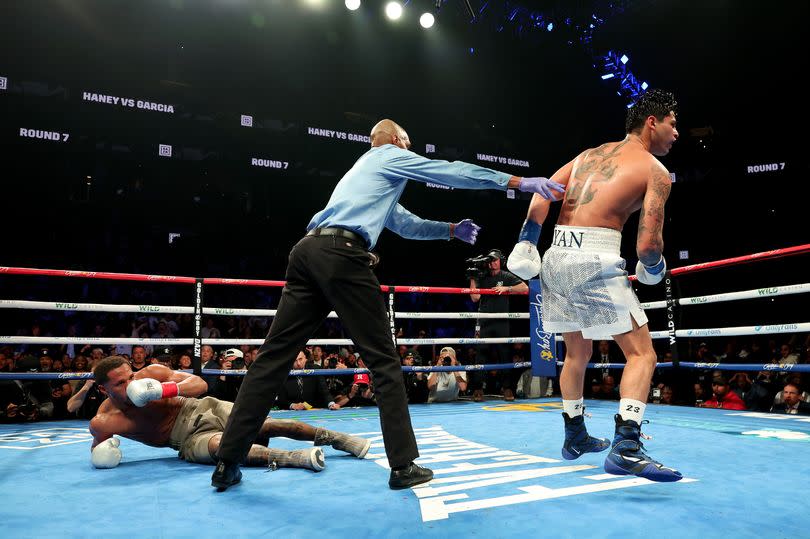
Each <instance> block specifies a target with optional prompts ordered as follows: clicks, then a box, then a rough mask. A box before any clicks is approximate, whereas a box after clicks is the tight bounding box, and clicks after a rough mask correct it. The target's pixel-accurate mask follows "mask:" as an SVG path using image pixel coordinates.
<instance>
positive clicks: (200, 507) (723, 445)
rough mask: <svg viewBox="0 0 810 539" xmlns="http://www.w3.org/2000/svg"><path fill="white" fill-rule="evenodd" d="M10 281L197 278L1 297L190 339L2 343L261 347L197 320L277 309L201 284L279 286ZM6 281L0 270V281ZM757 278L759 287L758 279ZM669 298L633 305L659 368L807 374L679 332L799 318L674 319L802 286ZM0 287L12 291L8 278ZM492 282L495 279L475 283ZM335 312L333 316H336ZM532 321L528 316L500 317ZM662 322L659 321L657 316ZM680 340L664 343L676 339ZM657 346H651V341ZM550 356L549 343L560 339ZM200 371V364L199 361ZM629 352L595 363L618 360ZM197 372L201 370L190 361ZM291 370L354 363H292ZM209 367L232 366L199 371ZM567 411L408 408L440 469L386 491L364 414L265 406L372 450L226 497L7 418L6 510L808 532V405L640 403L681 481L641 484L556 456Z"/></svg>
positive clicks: (136, 517)
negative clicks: (83, 293) (124, 320)
mask: <svg viewBox="0 0 810 539" xmlns="http://www.w3.org/2000/svg"><path fill="white" fill-rule="evenodd" d="M808 252H810V244H809V245H802V246H797V247H791V248H788V249H779V250H776V251H769V252H767V253H756V254H753V255H746V256H743V257H738V258H733V259H727V260H720V261H715V262H710V263H706V264H699V265H694V266H684V267H682V268H675V269H673V270H671V271H670V272H669V273H668V275H667V277H666V279H665V280H666V281H671V280H672V279H674V278H675V277H678V276H681V275H686V274H689V273H692V272H697V271H704V270H710V269H714V268H719V267H727V266H733V265H737V264H744V263H749V262H754V261H758V260H768V259H775V258H783V257H786V256H789V255H797V254H805V253H808ZM3 275H47V276H49V277H74V278H87V279H116V280H128V281H157V282H166V283H182V284H192V285H194V290H195V293H194V296H193V297H194V302H195V305H194V306H192V307H188V306H146V307H149V308H151V309H155V310H148V311H145V310H144V309H143V307H144V306H139V305H112V304H90V303H75V302H62V303H55V302H39V301H28V300H26V301H22V300H12V299H0V307H2V308H9V309H45V310H73V311H109V312H133V313H144V312H148V313H150V314H160V313H191V314H194V316H195V317H196V319H197V326H198V327H197V336H195V337H194V338H193V339H188V338H186V339H126V338H96V339H91V338H86V337H73V338H69V337H20V336H0V344H3V343H15V344H36V345H39V344H63V343H75V344H85V343H93V344H151V345H170V346H177V345H182V346H191V347H199V346H201V345H203V344H210V345H213V346H225V345H240V344H255V345H258V344H261V343H262V342H263V341H262V340H261V339H201V338H200V336H199V323H200V320H201V316H202V315H209V314H210V315H233V316H239V315H243V316H272V315H273V314H274V311H273V310H270V309H237V308H230V307H205V306H203V302H202V299H203V297H202V291H203V287H204V286H208V285H245V286H282V285H283V282H281V281H248V280H242V279H197V278H191V277H170V276H147V275H135V274H111V273H102V272H80V271H68V270H40V269H30V268H5V267H0V278H2V276H3ZM0 282H2V281H0ZM765 284H766V285H767V283H765ZM382 288H383V290H382V292H385V293H388V294H389V304H390V305H391V306H392V307H393V294H398V293H450V294H469V293H470V289H463V288H442V287H409V286H406V287H388V286H384V287H382ZM664 289H665V294H666V299H665V300H664V301H658V302H652V303H644V304H643V306H644V307H645V309H649V310H653V309H664V312H665V313H666V314H665V319H666V324H667V327H666V329H665V330H660V331H653V332H652V334H653V337H654V338H655V339H656V341H658V340H659V339H663V340H669V342H670V344H672V349H673V350H675V352H676V353H675V354H674V355H673V358H674V360H673V362H668V363H659V365H658V368H659V369H670V368H678V369H711V370H714V369H718V370H723V369H733V370H747V371H762V370H776V371H779V372H784V371H788V372H807V371H809V370H810V365H802V364H781V365H780V364H765V365H763V364H730V363H694V362H686V361H681V360H680V359H679V357H678V355H677V341H678V339H688V338H692V337H698V338H710V337H719V336H735V335H771V334H773V335H776V334H785V333H802V332H810V322H806V321H805V322H802V321H797V322H795V323H785V324H763V325H753V326H733V327H722V328H700V329H695V328H691V329H690V328H680V327H679V323H678V319H679V316H677V314H676V313H677V310H678V309H679V308H680V307H682V306H683V307H685V306H687V305H694V306H696V307H695V308H699V307H697V306H699V305H704V304H706V303H722V302H725V301H741V300H745V299H750V298H755V297H762V296H763V292H762V290H765V292H764V294H766V295H767V296H768V297H772V298H777V297H779V296H784V295H792V294H801V293H806V292H808V291H810V283H802V284H794V285H789V286H776V287H774V286H770V287H768V288H759V289H753V290H742V291H734V292H724V293H718V294H713V295H711V296H699V297H678V294H677V288H676V287H673V286H668V284H665V285H664ZM6 290H7V289H6ZM482 292H484V293H489V291H482ZM389 315H390V316H391V320H392V326H391V327H392V332H393V328H394V327H395V325H394V321H395V320H396V319H404V318H408V317H412V318H424V319H429V318H457V319H475V318H479V317H480V316H479V314H478V313H407V312H406V313H396V312H395V311H393V309H391V313H389ZM331 316H334V315H331ZM498 316H499V317H502V318H505V317H509V318H524V319H525V318H529V317H530V316H531V314H530V313H519V314H511V315H508V314H505V313H503V314H501V315H498ZM653 329H656V328H653ZM673 341H674V342H673ZM396 342H397V344H415V345H432V344H461V345H474V344H484V343H492V342H494V343H516V342H522V343H528V342H530V338H529V337H511V338H502V339H461V338H443V339H411V338H397V339H396ZM659 342H660V341H659ZM350 343H351V341H350V340H348V339H313V340H312V341H311V342H310V344H313V345H316V344H321V345H341V344H350ZM557 348H558V350H556V352H557V355H559V352H560V350H559V345H557ZM197 365H199V363H197ZM530 365H531V364H530V363H529V362H527V363H520V364H505V365H487V366H484V367H479V366H472V365H465V366H460V367H413V368H409V367H403V369H404V370H417V371H423V372H428V371H430V370H441V371H446V370H467V371H471V370H491V369H499V368H516V367H517V368H526V367H528V366H530ZM622 366H623V364H592V365H591V367H593V368H600V369H602V368H621V367H622ZM197 368H198V369H199V367H197ZM294 372H295V373H296V374H302V375H322V374H329V375H339V374H350V373H355V372H363V371H362V370H360V369H346V370H345V372H344V371H342V370H341V371H339V370H335V369H329V370H325V371H318V370H315V371H294ZM203 373H204V374H226V375H241V374H243V372H235V371H219V370H210V371H209V370H206V371H203ZM91 376H92V375H90V374H89V373H58V374H57V373H54V374H46V373H3V374H0V378H5V379H17V380H22V379H43V378H44V379H54V378H60V379H72V378H88V377H91ZM586 404H587V407H588V412H589V413H591V414H592V417H591V418H590V419H589V420H588V428H589V431H590V432H591V433H593V434H594V435H596V436H611V435H612V432H613V414H614V413H615V412H616V406H617V403H616V402H615V401H601V400H587V401H586ZM561 411H562V405H561V402H560V400H559V398H540V399H520V400H517V401H515V402H509V403H507V402H503V401H500V400H496V401H493V400H490V401H487V402H481V403H479V402H472V401H467V400H460V401H457V402H453V403H446V404H435V403H434V404H427V405H411V406H410V413H411V418H412V422H413V426H414V429H415V432H416V436H417V441H418V444H419V448H420V453H421V457H420V459H419V460H418V461H417V462H418V463H419V464H421V465H424V466H428V467H430V468H431V469H433V471H434V473H435V479H434V480H433V481H431V482H430V483H428V484H426V485H420V486H418V487H415V488H412V489H408V490H402V491H393V490H389V489H388V488H387V484H386V481H387V478H388V473H389V471H388V469H387V461H386V460H385V456H384V451H383V446H382V440H381V436H380V432H379V415H378V412H377V410H376V409H375V408H347V409H341V410H337V411H328V410H311V411H295V412H294V411H274V412H273V417H276V418H280V419H299V420H301V421H305V422H307V423H309V424H312V425H315V426H322V427H326V428H329V429H333V430H338V431H343V432H347V433H350V434H355V435H360V436H364V437H369V438H371V440H372V447H371V450H370V452H369V454H368V455H367V456H366V459H365V460H361V461H358V460H357V459H355V458H353V457H350V456H347V455H345V454H343V453H340V452H338V451H335V450H333V449H332V448H330V447H326V448H325V452H326V469H325V470H324V471H322V472H320V473H317V474H316V473H314V472H311V471H309V470H301V469H281V470H277V471H274V472H269V471H266V470H263V469H259V468H247V467H243V469H242V470H243V473H244V478H243V482H242V483H241V484H240V485H239V486H238V487H234V488H232V489H229V490H228V491H227V492H226V493H219V494H218V493H216V492H215V491H214V489H213V488H211V487H210V476H211V472H212V468H211V467H209V466H202V465H194V464H189V463H186V462H184V461H182V460H180V459H178V458H177V456H176V453H175V452H174V451H172V450H171V449H157V448H151V447H148V446H145V445H142V444H140V443H137V442H133V441H130V440H127V439H122V440H121V449H122V451H123V455H124V457H123V461H122V463H121V464H120V465H119V466H118V467H117V468H113V469H109V470H96V469H93V468H92V466H91V465H90V461H89V445H90V439H91V438H90V434H89V433H88V431H87V421H82V420H65V421H42V422H39V423H30V424H5V425H0V466H1V467H2V471H3V474H2V479H0V486H1V488H2V492H4V493H5V495H6V496H5V497H4V499H5V502H6V503H4V504H2V509H0V518H2V521H3V533H2V535H3V537H42V536H46V535H49V534H54V535H57V534H58V535H67V536H68V537H73V536H76V537H83V536H86V535H89V534H96V533H102V534H104V535H106V536H112V537H119V536H120V537H125V536H126V537H130V536H132V535H133V534H135V535H138V536H143V537H169V536H170V537H219V536H222V535H227V536H232V537H260V536H264V535H269V534H280V535H283V536H288V537H316V536H321V535H326V534H328V535H335V534H340V536H350V535H360V536H368V537H405V536H413V535H415V534H418V535H419V536H427V537H439V536H448V535H450V534H454V535H468V536H481V537H508V536H516V535H520V534H533V535H537V534H539V535H541V536H549V537H577V538H579V537H589V536H596V537H622V538H626V537H650V536H651V535H662V536H678V535H680V536H683V537H700V536H705V535H710V534H711V535H714V534H717V533H718V532H719V533H723V534H729V535H733V536H737V537H752V536H764V537H791V538H797V537H807V536H808V533H810V532H808V530H810V514H808V511H807V510H806V508H805V507H804V506H805V505H806V504H805V503H804V498H805V496H804V490H805V489H804V486H805V483H806V480H807V479H808V478H810V458H808V457H810V417H802V416H791V415H777V414H768V413H757V412H747V411H730V410H722V409H704V408H689V407H683V406H666V405H658V404H649V405H648V407H647V411H646V414H645V419H648V420H649V421H650V424H649V425H647V426H646V428H645V432H646V433H647V434H650V435H652V436H653V439H652V440H649V441H647V442H646V443H645V445H646V447H647V449H648V450H649V452H650V454H651V455H652V456H653V457H654V458H656V459H657V460H660V461H661V462H663V463H665V464H666V465H669V466H673V467H675V468H678V469H679V470H680V471H681V472H682V473H683V474H684V479H683V480H682V481H680V482H677V483H652V482H649V481H647V480H644V479H639V478H635V477H627V476H613V475H608V474H605V473H604V471H603V469H602V463H603V459H604V455H605V454H604V453H602V454H590V455H585V456H583V457H582V458H580V459H578V460H575V461H564V460H562V459H561V458H560V447H561V445H562V439H563V433H562V430H563V429H562V421H561V418H560V412H561ZM305 444H306V442H298V441H293V440H287V439H279V438H274V439H273V440H272V441H271V446H272V447H276V448H282V449H295V448H300V447H302V446H305Z"/></svg>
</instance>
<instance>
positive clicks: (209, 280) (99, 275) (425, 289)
mask: <svg viewBox="0 0 810 539" xmlns="http://www.w3.org/2000/svg"><path fill="white" fill-rule="evenodd" d="M808 252H810V243H806V244H803V245H796V246H794V247H785V248H782V249H773V250H771V251H763V252H760V253H753V254H749V255H743V256H737V257H733V258H724V259H721V260H715V261H713V262H703V263H701V264H692V265H690V266H681V267H679V268H673V269H672V270H671V271H670V274H671V275H673V276H676V275H683V274H686V273H692V272H696V271H705V270H708V269H716V268H721V267H726V266H733V265H736V264H742V263H744V262H753V261H759V260H769V259H772V258H781V257H785V256H793V255H799V254H804V253H808ZM0 274H6V275H44V276H50V277H82V278H86V279H110V280H118V281H153V282H171V283H185V284H194V283H195V282H196V279H195V278H194V277H180V276H171V275H147V274H139V273H113V272H105V271H76V270H54V269H38V268H19V267H11V266H0ZM630 279H631V280H635V275H632V276H630ZM285 283H286V281H268V280H257V279H227V278H220V277H206V278H204V279H203V284H221V285H244V286H279V287H280V286H284V285H285ZM380 288H381V290H382V291H383V292H389V291H391V289H392V288H393V291H394V292H412V293H413V292H416V293H443V294H470V293H472V292H474V293H476V294H479V293H480V294H497V292H493V291H492V289H486V288H485V289H481V290H473V289H471V288H451V287H434V286H394V287H391V286H384V285H381V286H380ZM523 294H526V292H524V293H523ZM515 295H517V294H515Z"/></svg>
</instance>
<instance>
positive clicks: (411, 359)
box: [402, 352, 428, 404]
mask: <svg viewBox="0 0 810 539" xmlns="http://www.w3.org/2000/svg"><path fill="white" fill-rule="evenodd" d="M402 365H403V366H405V367H413V366H414V365H416V357H415V356H414V355H413V352H407V353H406V354H405V356H404V357H403V358H402ZM402 379H403V381H404V382H405V393H406V394H407V395H408V402H409V403H410V404H422V403H425V402H427V400H428V385H427V384H428V377H427V376H426V375H425V373H423V372H413V371H411V372H405V371H403V372H402Z"/></svg>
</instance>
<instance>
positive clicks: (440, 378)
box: [427, 346, 514, 402]
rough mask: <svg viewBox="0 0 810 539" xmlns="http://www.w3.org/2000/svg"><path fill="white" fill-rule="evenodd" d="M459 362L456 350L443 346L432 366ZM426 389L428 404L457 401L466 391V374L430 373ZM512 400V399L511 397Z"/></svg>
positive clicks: (455, 364)
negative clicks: (460, 393)
mask: <svg viewBox="0 0 810 539" xmlns="http://www.w3.org/2000/svg"><path fill="white" fill-rule="evenodd" d="M458 365H459V362H458V361H457V360H456V350H455V349H454V348H452V347H450V346H445V347H444V348H442V349H441V351H439V357H438V358H436V362H435V364H434V366H437V367H438V366H453V367H456V366H458ZM427 387H428V391H429V392H430V393H429V395H428V402H450V401H454V400H458V394H459V391H462V392H463V391H467V373H465V372H462V371H453V372H431V373H430V376H428V379H427ZM513 400H514V397H513Z"/></svg>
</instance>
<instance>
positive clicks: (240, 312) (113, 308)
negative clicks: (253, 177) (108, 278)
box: [0, 299, 529, 320]
mask: <svg viewBox="0 0 810 539" xmlns="http://www.w3.org/2000/svg"><path fill="white" fill-rule="evenodd" d="M0 309H38V310H43V311H76V312H110V313H119V312H120V313H140V314H191V313H193V312H194V307H185V306H183V305H124V304H115V303H71V302H64V301H63V302H59V301H31V300H14V299H0ZM277 312H278V311H277V310H276V309H237V308H227V307H203V314H211V315H220V316H275V315H276V313H277ZM394 314H395V315H396V317H397V318H423V319H448V320H465V319H481V318H508V319H528V318H529V313H528V312H526V313H474V312H461V313H439V312H432V313H420V312H396V313H394ZM337 317H338V315H337V313H335V311H331V312H330V313H329V315H328V316H327V318H337Z"/></svg>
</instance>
